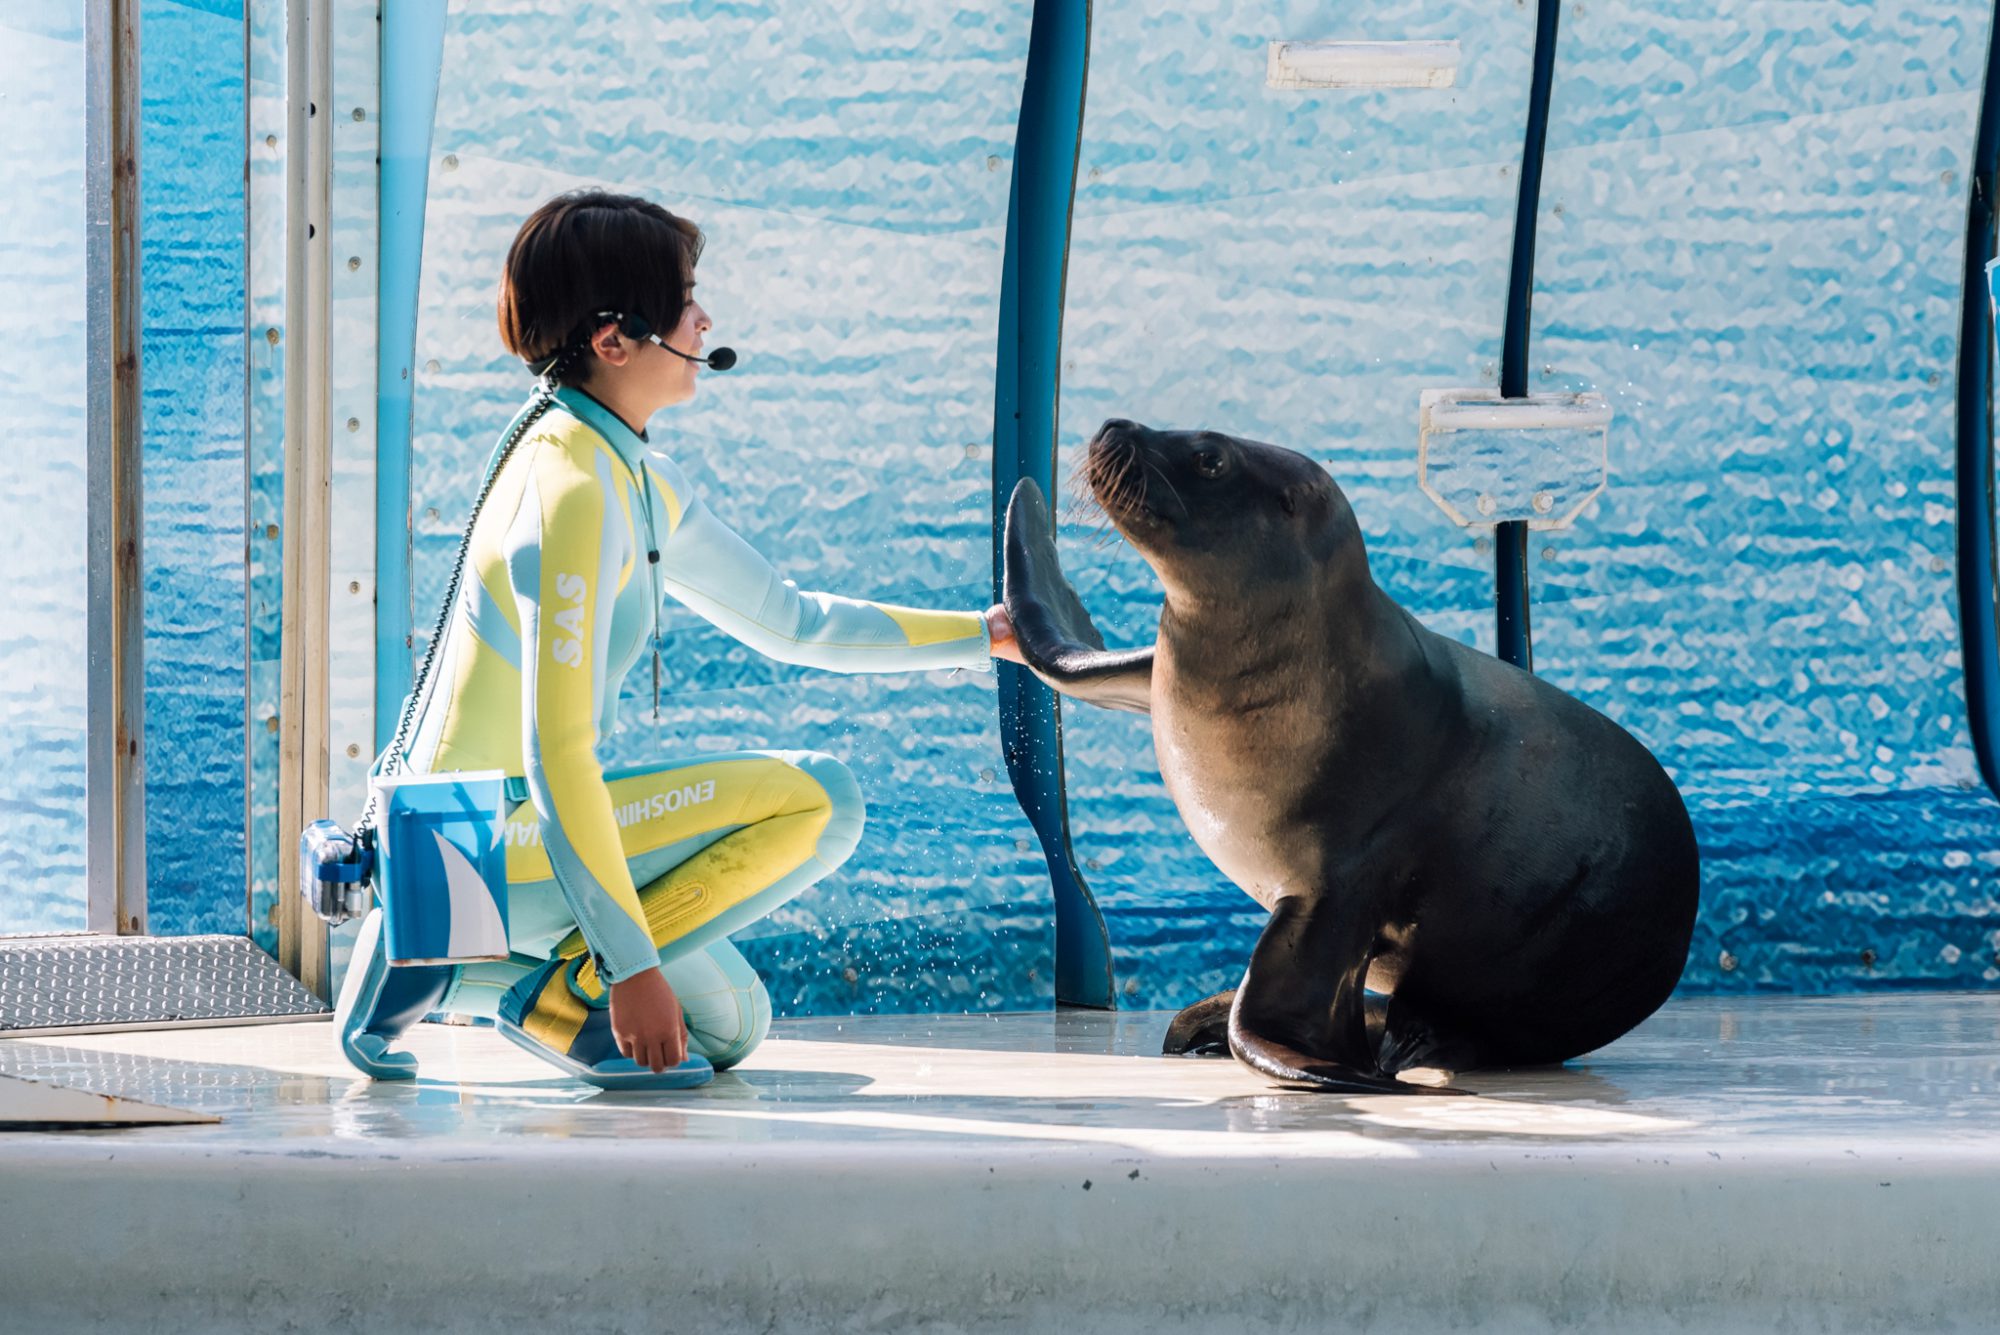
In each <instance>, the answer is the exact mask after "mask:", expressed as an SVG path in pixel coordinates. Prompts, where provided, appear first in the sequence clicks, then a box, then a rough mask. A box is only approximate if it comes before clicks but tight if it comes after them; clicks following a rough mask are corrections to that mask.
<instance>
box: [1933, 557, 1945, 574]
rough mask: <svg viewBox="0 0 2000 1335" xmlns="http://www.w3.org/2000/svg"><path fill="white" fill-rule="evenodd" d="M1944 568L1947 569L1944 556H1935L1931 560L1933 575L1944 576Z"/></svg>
mask: <svg viewBox="0 0 2000 1335" xmlns="http://www.w3.org/2000/svg"><path fill="white" fill-rule="evenodd" d="M1944 568H1945V559H1944V558H1943V557H1942V556H1933V557H1932V558H1931V573H1932V574H1933V575H1942V574H1943V573H1944Z"/></svg>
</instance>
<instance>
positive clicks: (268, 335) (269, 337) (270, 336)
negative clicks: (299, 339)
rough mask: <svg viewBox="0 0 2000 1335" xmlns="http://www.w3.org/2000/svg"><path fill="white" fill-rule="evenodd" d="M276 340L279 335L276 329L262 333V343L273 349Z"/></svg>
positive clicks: (276, 344)
mask: <svg viewBox="0 0 2000 1335" xmlns="http://www.w3.org/2000/svg"><path fill="white" fill-rule="evenodd" d="M278 338H279V334H278V331H277V330H276V329H266V330H265V331H264V341H265V342H266V343H269V344H270V345H271V346H272V347H274V348H275V347H277V346H278Z"/></svg>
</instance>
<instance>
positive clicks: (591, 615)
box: [406, 389, 991, 1066]
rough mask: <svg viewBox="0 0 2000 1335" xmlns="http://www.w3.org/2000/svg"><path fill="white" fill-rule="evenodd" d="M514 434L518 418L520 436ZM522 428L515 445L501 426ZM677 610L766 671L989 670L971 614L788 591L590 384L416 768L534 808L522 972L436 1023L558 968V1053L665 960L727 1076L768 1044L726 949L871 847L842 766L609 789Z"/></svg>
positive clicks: (567, 418)
mask: <svg viewBox="0 0 2000 1335" xmlns="http://www.w3.org/2000/svg"><path fill="white" fill-rule="evenodd" d="M517 420H518V419H517ZM510 434H511V432H510ZM669 596H670V597H672V598H674V599H676V600H678V601H679V602H681V603H684V604H685V605H687V606H688V607H690V608H692V609H693V610H694V611H695V612H697V613H699V614H700V615H701V616H703V617H705V618H706V619H708V620H709V621H711V622H713V623H714V624H715V625H717V626H719V627H720V628H721V629H723V630H725V631H727V632H728V633H729V634H731V635H732V636H734V637H736V638H737V639H739V640H741V641H742V642H744V643H745V644H748V645H749V646H751V647H752V648H754V649H756V650H758V651H759V652H761V653H764V654H766V655H768V656H770V657H772V658H776V659H780V660H782V661H784V662H788V663H797V664H803V665H807V666H811V667H818V668H824V669H828V670H831V671H836V672H906V671H915V670H924V669H935V668H976V669H982V670H983V669H985V668H986V667H987V665H988V664H989V662H990V661H991V660H990V653H991V649H990V643H989V639H988V635H987V629H986V623H985V619H984V617H983V616H982V615H981V614H980V613H978V612H956V611H931V610H925V609H920V608H907V607H899V606H893V605H890V604H886V603H871V602H863V601H858V600H853V599H847V598H840V597H835V596H833V595H831V594H824V593H809V592H803V591H801V590H799V589H798V588H797V587H796V586H794V585H793V584H792V583H790V582H789V581H787V580H783V579H781V578H780V577H779V576H778V575H777V573H776V572H775V571H773V570H772V569H771V567H770V565H769V564H768V563H767V562H766V561H765V560H764V558H763V557H762V556H760V555H759V554H758V553H757V552H756V551H755V550H754V549H752V548H751V547H750V545H749V544H748V543H746V542H744V541H743V539H742V538H740V537H738V536H737V535H736V534H735V533H734V532H732V531H731V530H730V529H729V528H728V526H726V525H725V524H723V523H722V521H721V520H720V519H718V518H716V516H715V515H714V513H713V512H711V511H710V510H709V508H708V507H707V505H705V504H704V503H703V501H702V499H701V497H700V496H699V495H697V494H696V493H695V492H694V490H693V489H692V488H691V487H690V486H689V485H688V482H687V479H686V477H685V475H684V474H682V472H681V470H680V469H679V468H678V467H676V466H675V464H674V463H673V461H672V460H671V459H669V458H668V457H667V456H666V455H665V454H662V453H660V452H659V451H657V450H654V449H651V448H650V446H649V444H648V442H647V441H646V440H645V439H644V438H642V437H641V436H639V435H637V434H635V433H634V432H633V431H632V430H631V429H630V428H628V427H627V426H626V425H625V424H624V423H623V422H622V421H621V420H620V419H619V418H618V417H617V416H616V415H615V414H614V413H612V412H611V411H610V410H608V409H607V408H605V407H604V406H603V405H602V404H600V403H598V402H597V401H596V400H594V399H592V398H590V397H589V396H588V395H587V394H584V393H583V392H582V391H580V390H576V389H561V390H558V391H557V392H556V403H555V405H554V406H553V407H551V408H550V409H549V410H548V411H546V412H545V413H544V414H543V415H542V416H541V417H540V418H539V419H538V420H537V421H536V422H535V423H534V424H533V425H532V426H531V427H530V428H529V429H528V430H527V432H526V434H524V435H523V436H522V438H521V440H520V442H519V444H518V445H517V446H516V447H515V449H514V451H513V454H512V455H511V456H510V457H509V458H508V460H507V462H506V464H505V465H504V467H503V468H502V469H501V471H500V473H499V475H498V476H497V477H496V478H495V480H494V484H493V489H492V492H491V494H490V495H489V496H488V498H487V501H486V504H485V506H484V507H483V508H482V510H481V512H480V514H479V515H478V517H477V519H476V522H475V524H474V528H473V532H472V541H471V544H470V547H469V549H468V554H467V564H466V571H465V575H464V578H463V580H462V581H461V585H460V593H459V597H458V602H457V606H456V607H455V608H454V609H453V613H452V616H451V620H450V622H449V626H448V629H447V630H446V632H445V638H444V642H443V644H442V645H441V646H440V652H439V659H438V662H437V664H436V665H435V667H434V669H433V671H432V673H431V676H430V681H429V682H428V683H427V685H426V690H425V696H424V698H423V699H422V700H421V701H420V702H419V707H418V713H417V716H416V722H415V725H414V729H413V732H412V740H411V743H410V745H409V747H408V749H407V753H406V754H407V764H408V766H409V768H410V769H411V770H412V771H414V772H418V773H423V772H433V771H441V770H490V769H499V770H504V771H505V772H506V773H507V774H509V775H514V776H521V777H523V778H525V780H526V789H527V797H528V801H527V803H525V804H524V805H523V806H521V807H520V808H519V809H517V810H516V811H515V813H514V815H513V816H512V818H511V819H510V821H509V823H508V826H507V831H506V839H507V844H508V851H507V875H508V882H509V891H508V934H509V939H510V943H511V945H512V947H513V949H514V951H515V952H516V955H515V959H514V960H513V961H512V962H511V963H499V964H482V965H469V966H467V967H465V968H464V969H462V970H460V971H459V974H458V976H457V978H456V979H455V980H454V982H453V983H452V985H451V988H450V990H449V992H448V993H447V994H446V996H445V999H444V1003H443V1005H444V1007H445V1008H446V1009H449V1010H456V1011H460V1012H466V1013H475V1014H477V1013H488V1014H490V1013H492V1012H493V1010H494V1008H495V1007H496V1006H497V1005H498V1004H499V999H500V996H501V994H502V993H503V992H505V991H506V990H507V989H508V988H510V987H513V986H514V985H515V984H516V983H518V982H519V981H520V980H521V979H522V978H523V977H524V975H525V974H527V973H528V972H529V971H530V970H532V969H533V968H535V967H537V966H543V965H544V964H545V962H546V961H547V960H548V959H549V958H551V957H570V958H573V959H574V961H575V963H574V965H573V967H571V968H569V969H567V970H566V971H565V981H566V984H567V985H566V986H565V987H562V988H548V989H545V990H544V992H543V994H542V996H541V997H540V999H538V1000H536V1001H535V1002H534V1003H533V1013H532V1014H530V1015H529V1016H528V1017H527V1019H526V1020H524V1021H523V1028H525V1029H527V1030H529V1031H530V1032H532V1033H535V1034H536V1036H537V1037H538V1038H539V1039H541V1040H542V1041H546V1042H550V1043H552V1044H556V1045H559V1041H560V1040H561V1039H562V1038H563V1036H564V1034H565V1033H573V1032H574V1026H575V1025H576V1024H579V1023H580V1022H581V1020H580V1015H581V1011H580V1009H579V1008H581V1007H589V1006H602V1005H603V1004H604V1003H603V998H604V984H605V983H607V982H618V981H620V980H622V979H625V978H629V977H631V976H632V975H633V974H636V973H638V972H640V971H641V970H644V969H649V968H652V967H654V966H655V965H659V966H661V967H662V968H663V969H664V970H665V972H666V974H667V977H668V981H669V982H670V983H672V984H673V985H674V987H675V990H676V991H677V993H679V994H680V995H681V997H682V1002H683V1006H684V1007H685V1008H686V1010H687V1012H688V1019H689V1025H690V1030H691V1032H692V1034H693V1037H694V1039H695V1046H696V1048H697V1049H698V1050H701V1051H703V1052H704V1055H707V1056H709V1057H710V1058H711V1059H712V1060H714V1061H715V1062H716V1064H717V1065H718V1066H721V1065H727V1064H729V1063H730V1062H732V1061H735V1060H740V1058H741V1056H742V1055H743V1054H744V1053H745V1052H747V1050H748V1046H750V1045H754V1043H755V1042H756V1041H757V1039H758V1038H760V1037H761V1036H762V1031H763V1027H764V1025H765V1024H766V1023H768V1017H769V1006H768V1001H767V1000H766V999H765V998H764V996H763V993H762V985H761V984H760V983H759V982H758V981H757V979H756V976H755V974H754V973H753V972H752V971H751V970H750V969H749V967H748V965H747V964H746V963H745V962H744V961H743V959H742V957H741V956H740V955H739V954H737V952H736V951H735V949H734V948H733V947H731V946H730V945H729V944H728V942H727V941H726V940H725V939H724V938H726V937H727V936H728V934H729V933H730V932H733V931H735V930H738V929H739V928H741V927H743V926H745V925H747V924H748V923H750V922H753V921H755V920H756V919H758V918H760V917H763V916H764V915H765V914H767V913H769V912H770V911H771V910H772V909H774V908H776V907H778V906H779V905H780V904H782V903H784V902H785V901H786V900H789V899H791V898H792V897H794V896H796V895H797V894H799V893H800V892H801V891H802V890H804V889H805V888H806V887H807V886H809V885H811V884H812V883H813V882H814V881H816V880H818V879H820V878H821V877H822V876H824V875H826V874H827V873H828V872H829V871H831V870H832V869H833V868H834V867H836V866H838V865H839V864H840V863H841V862H842V861H843V860H845V858H846V857H847V856H848V854H850V853H851V852H852V851H853V849H854V846H855V843H856V842H857V840H858V839H859V838H860V834H861V825H862V802H861V795H860V792H859V790H858V788H857V787H856V786H855V783H854V780H853V778H852V777H851V776H850V775H849V774H848V772H847V770H846V768H845V767H844V766H843V765H841V764H840V762H839V761H837V760H834V759H833V758H832V757H830V756H824V755H817V754H813V753H807V752H738V753H732V754H727V755H707V756H701V757H698V758H694V759H688V760H682V761H673V762H663V763H661V764H657V765H650V766H643V767H638V768H632V769H624V770H619V771H615V772H613V773H610V774H607V773H606V772H605V771H604V770H603V768H602V767H601V766H600V764H599V762H598V758H597V745H598V743H599V742H600V741H601V740H602V739H603V737H604V736H605V735H606V734H607V733H609V732H610V730H611V729H612V727H613V725H614V723H615V717H616V713H617V705H618V688H619V683H620V682H621V681H622V680H623V679H624V677H625V674H626V673H627V672H628V671H629V670H630V669H631V668H632V667H633V665H634V664H635V663H636V662H637V661H638V660H639V658H640V657H641V656H642V655H643V654H644V653H645V651H646V650H647V648H648V647H649V640H652V639H653V638H654V637H656V636H657V628H658V612H659V607H660V604H661V601H662V600H663V599H664V598H666V597H669Z"/></svg>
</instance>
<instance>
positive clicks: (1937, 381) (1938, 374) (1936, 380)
mask: <svg viewBox="0 0 2000 1335" xmlns="http://www.w3.org/2000/svg"><path fill="white" fill-rule="evenodd" d="M1928 379H1929V381H1930V385H1931V388H1932V389H1936V388H1937V387H1938V386H1939V385H1942V384H1943V383H1944V372H1942V371H1932V372H1931V373H1930V375H1929V377H1928Z"/></svg>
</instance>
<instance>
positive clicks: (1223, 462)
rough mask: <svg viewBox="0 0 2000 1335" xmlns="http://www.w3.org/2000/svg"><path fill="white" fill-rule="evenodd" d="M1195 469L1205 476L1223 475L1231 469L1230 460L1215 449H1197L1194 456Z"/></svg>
mask: <svg viewBox="0 0 2000 1335" xmlns="http://www.w3.org/2000/svg"><path fill="white" fill-rule="evenodd" d="M1194 471H1195V472H1197V473H1199V474H1201V475H1202V476H1203V477H1221V476H1222V475H1223V474H1224V473H1226V472H1228V471H1229V461H1228V460H1227V459H1225V458H1223V457H1222V455H1221V454H1220V453H1219V452H1218V451H1215V450H1197V451H1196V452H1195V456H1194Z"/></svg>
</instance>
